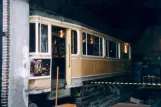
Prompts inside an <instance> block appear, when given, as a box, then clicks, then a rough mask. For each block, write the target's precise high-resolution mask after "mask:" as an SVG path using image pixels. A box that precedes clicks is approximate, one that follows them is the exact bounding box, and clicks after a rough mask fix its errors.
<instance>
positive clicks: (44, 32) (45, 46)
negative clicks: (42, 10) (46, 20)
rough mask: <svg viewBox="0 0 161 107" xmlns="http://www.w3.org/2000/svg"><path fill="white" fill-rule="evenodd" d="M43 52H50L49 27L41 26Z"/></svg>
mask: <svg viewBox="0 0 161 107" xmlns="http://www.w3.org/2000/svg"><path fill="white" fill-rule="evenodd" d="M41 52H48V25H41Z"/></svg>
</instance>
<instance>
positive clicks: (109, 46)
mask: <svg viewBox="0 0 161 107" xmlns="http://www.w3.org/2000/svg"><path fill="white" fill-rule="evenodd" d="M29 23H30V41H29V42H30V46H29V51H30V53H29V55H30V56H29V57H30V71H29V73H30V77H29V82H28V88H29V93H30V94H41V93H48V94H49V99H55V87H56V71H57V67H59V94H58V98H62V97H65V96H70V95H71V89H74V88H77V87H81V86H83V85H84V84H83V83H84V82H86V81H91V80H97V79H102V78H108V77H112V76H116V75H117V76H119V75H124V74H127V73H129V72H131V46H130V44H129V43H127V42H124V41H121V40H118V39H116V38H113V37H110V36H108V35H106V34H103V33H101V32H98V31H97V30H95V29H92V28H90V27H88V26H85V25H83V24H81V23H79V22H76V21H73V20H70V19H67V18H64V17H61V16H57V15H53V14H50V13H47V12H42V11H37V10H33V11H31V13H30V18H29Z"/></svg>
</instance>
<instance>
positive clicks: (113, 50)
mask: <svg viewBox="0 0 161 107" xmlns="http://www.w3.org/2000/svg"><path fill="white" fill-rule="evenodd" d="M117 52H118V51H117V43H116V42H114V41H109V57H112V58H117V55H118V54H117Z"/></svg>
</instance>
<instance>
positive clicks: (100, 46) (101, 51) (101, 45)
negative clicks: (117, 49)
mask: <svg viewBox="0 0 161 107" xmlns="http://www.w3.org/2000/svg"><path fill="white" fill-rule="evenodd" d="M99 41H100V44H99V48H100V51H99V56H102V55H103V50H102V47H103V43H102V41H103V40H102V38H99Z"/></svg>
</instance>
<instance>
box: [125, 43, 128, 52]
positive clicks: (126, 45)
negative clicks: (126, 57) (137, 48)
mask: <svg viewBox="0 0 161 107" xmlns="http://www.w3.org/2000/svg"><path fill="white" fill-rule="evenodd" d="M127 48H128V44H126V43H125V44H124V53H128V52H127V51H128V49H127Z"/></svg>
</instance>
